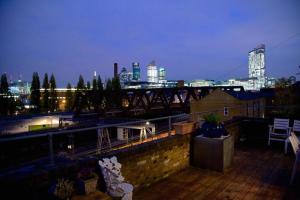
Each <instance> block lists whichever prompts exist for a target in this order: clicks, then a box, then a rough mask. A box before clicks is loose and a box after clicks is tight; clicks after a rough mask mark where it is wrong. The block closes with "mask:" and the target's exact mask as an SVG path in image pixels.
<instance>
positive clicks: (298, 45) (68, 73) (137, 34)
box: [0, 0, 300, 87]
mask: <svg viewBox="0 0 300 200" xmlns="http://www.w3.org/2000/svg"><path fill="white" fill-rule="evenodd" d="M270 4H271V1H264V2H261V1H257V2H255V1H254V2H253V1H252V2H250V3H245V2H243V3H241V2H235V1H230V2H226V3H224V2H216V1H210V2H204V1H189V2H188V3H187V2H184V3H183V2H173V1H172V2H171V1H170V2H160V1H151V2H140V1H129V2H122V1H117V2H96V1H91V2H89V3H86V2H85V3H79V2H74V1H59V2H53V1H43V2H34V1H27V2H26V3H25V2H20V1H7V2H1V3H0V11H1V13H2V16H1V18H0V27H1V31H0V41H1V46H0V68H1V70H0V72H1V73H4V72H6V73H7V74H8V75H9V76H13V79H17V78H18V76H19V74H22V77H23V79H24V80H27V81H31V77H32V73H33V72H34V71H37V72H38V73H39V75H40V78H41V77H43V75H44V73H46V72H47V73H48V74H51V73H54V74H55V76H56V77H57V81H58V86H60V87H65V86H66V84H67V82H71V83H72V84H73V85H74V84H76V82H77V81H78V77H79V74H82V75H83V76H84V78H85V80H91V79H92V77H93V72H94V71H97V74H99V75H101V77H102V79H103V80H105V79H106V78H111V77H113V63H115V62H117V63H118V64H119V70H120V69H121V68H122V67H127V68H130V67H131V63H132V62H139V64H140V68H141V79H142V80H147V77H146V74H147V65H148V64H149V62H150V61H151V60H156V61H157V63H159V65H160V66H165V67H166V69H167V70H168V79H170V80H180V79H183V80H193V79H214V80H226V79H229V78H239V77H246V76H247V71H248V67H247V66H248V55H247V54H248V52H249V51H250V50H252V49H253V48H254V47H256V46H257V44H259V43H264V44H266V73H267V74H266V75H267V76H274V77H281V76H291V75H295V74H296V73H297V72H298V71H297V70H298V66H299V64H300V60H299V58H300V55H299V52H300V27H299V26H298V24H300V14H299V12H298V10H299V9H298V8H299V7H300V2H298V1H292V0H291V1H285V2H280V1H272V4H271V5H270ZM254 13H255V14H254ZM182 69H184V70H182ZM297 78H298V77H297Z"/></svg>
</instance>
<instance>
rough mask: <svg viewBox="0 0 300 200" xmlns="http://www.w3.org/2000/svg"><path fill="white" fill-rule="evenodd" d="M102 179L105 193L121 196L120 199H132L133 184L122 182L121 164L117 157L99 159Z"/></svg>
mask: <svg viewBox="0 0 300 200" xmlns="http://www.w3.org/2000/svg"><path fill="white" fill-rule="evenodd" d="M99 165H100V167H101V171H102V174H103V176H104V181H105V183H106V188H107V193H108V194H109V195H110V196H112V197H121V198H122V200H132V192H133V186H132V185H131V184H129V183H126V182H124V177H123V176H122V174H121V166H122V165H121V164H120V163H119V162H118V161H117V158H116V157H115V156H113V157H112V158H110V159H109V158H103V161H101V160H100V161H99Z"/></svg>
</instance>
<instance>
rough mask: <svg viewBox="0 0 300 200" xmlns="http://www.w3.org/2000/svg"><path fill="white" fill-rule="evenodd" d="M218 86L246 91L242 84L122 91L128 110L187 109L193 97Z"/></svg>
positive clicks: (226, 89)
mask: <svg viewBox="0 0 300 200" xmlns="http://www.w3.org/2000/svg"><path fill="white" fill-rule="evenodd" d="M217 88H220V89H221V90H223V91H244V88H243V87H242V86H216V87H209V86H207V87H180V88H179V87H178V88H152V89H124V90H122V93H121V95H122V106H123V108H124V109H128V110H131V109H144V110H151V109H165V110H170V109H176V108H177V109H179V110H183V111H187V110H188V109H189V106H190V101H191V99H194V100H199V99H201V98H203V97H205V96H206V95H208V94H209V93H211V92H212V91H214V90H215V89H217Z"/></svg>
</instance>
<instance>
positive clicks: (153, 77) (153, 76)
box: [147, 61, 158, 83]
mask: <svg viewBox="0 0 300 200" xmlns="http://www.w3.org/2000/svg"><path fill="white" fill-rule="evenodd" d="M147 80H148V82H151V83H158V71H157V66H156V65H155V62H154V61H152V62H151V63H150V64H149V65H148V67H147Z"/></svg>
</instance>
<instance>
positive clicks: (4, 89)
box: [0, 74, 18, 116]
mask: <svg viewBox="0 0 300 200" xmlns="http://www.w3.org/2000/svg"><path fill="white" fill-rule="evenodd" d="M17 103H18V101H15V100H14V97H13V96H12V94H11V92H10V91H9V87H8V81H7V76H6V74H2V75H1V81H0V116H6V115H10V114H13V113H14V112H15V110H16V106H17Z"/></svg>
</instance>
